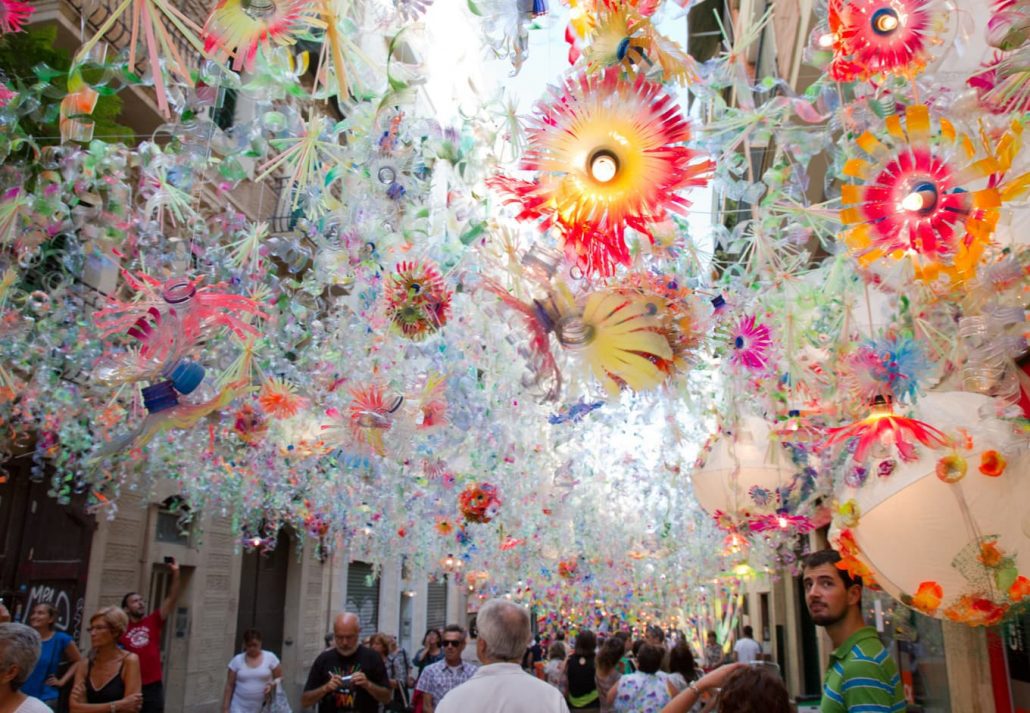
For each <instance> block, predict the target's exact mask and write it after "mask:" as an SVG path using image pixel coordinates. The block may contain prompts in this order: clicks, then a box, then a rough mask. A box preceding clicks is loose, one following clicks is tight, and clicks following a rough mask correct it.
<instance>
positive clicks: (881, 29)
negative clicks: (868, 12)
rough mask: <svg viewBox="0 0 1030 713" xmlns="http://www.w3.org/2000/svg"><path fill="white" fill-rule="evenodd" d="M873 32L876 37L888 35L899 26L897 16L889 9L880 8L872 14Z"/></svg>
mask: <svg viewBox="0 0 1030 713" xmlns="http://www.w3.org/2000/svg"><path fill="white" fill-rule="evenodd" d="M872 19H873V32H875V33H876V34H878V35H889V34H891V33H892V32H894V30H896V29H898V26H899V25H900V24H901V22H900V20H898V14H897V13H896V12H894V10H892V9H890V8H886V7H883V8H880V9H879V10H877V11H876V12H874V13H873V18H872Z"/></svg>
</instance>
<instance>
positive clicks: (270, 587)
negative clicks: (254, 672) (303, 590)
mask: <svg viewBox="0 0 1030 713" xmlns="http://www.w3.org/2000/svg"><path fill="white" fill-rule="evenodd" d="M292 546H293V537H291V535H290V533H289V531H287V530H286V529H283V530H280V531H279V536H278V537H277V539H276V547H275V549H274V550H272V551H271V552H268V553H262V552H260V551H257V550H255V551H253V552H246V553H244V555H243V566H242V568H241V570H240V595H239V608H238V610H237V614H236V647H237V649H236V650H237V651H239V650H242V649H241V648H240V647H241V646H242V639H243V632H244V631H246V630H247V629H257V630H258V631H260V632H261V644H262V648H264V649H265V650H267V651H271V652H273V653H275V655H276V656H279V657H280V658H281V657H282V653H283V613H284V611H285V610H286V577H287V573H288V571H289V566H290V552H291V551H292V549H293V547H292Z"/></svg>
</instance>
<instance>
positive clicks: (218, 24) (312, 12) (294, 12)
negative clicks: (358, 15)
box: [203, 0, 325, 72]
mask: <svg viewBox="0 0 1030 713" xmlns="http://www.w3.org/2000/svg"><path fill="white" fill-rule="evenodd" d="M315 28H317V29H322V30H324V29H325V23H324V22H322V20H321V19H319V15H318V8H317V7H315V6H314V5H313V4H312V3H311V2H309V1H308V0H219V2H218V4H217V5H215V8H214V10H212V11H211V15H210V16H209V17H208V19H207V22H206V23H205V24H204V34H203V38H204V51H205V52H206V53H207V54H208V56H211V57H216V58H219V59H220V60H221V61H224V60H225V58H226V57H232V59H233V61H232V68H233V69H234V70H236V71H237V72H239V71H241V70H246V71H248V72H252V71H253V70H254V61H255V60H256V59H257V53H258V50H259V49H263V50H264V51H265V52H268V51H270V50H271V49H273V48H274V47H276V46H279V47H289V46H292V45H294V44H295V43H296V42H297V38H298V36H299V35H301V34H303V33H304V32H306V31H309V30H311V29H315Z"/></svg>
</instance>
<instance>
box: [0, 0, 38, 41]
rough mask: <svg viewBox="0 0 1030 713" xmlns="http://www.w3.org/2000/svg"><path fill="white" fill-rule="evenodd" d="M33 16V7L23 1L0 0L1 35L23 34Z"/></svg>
mask: <svg viewBox="0 0 1030 713" xmlns="http://www.w3.org/2000/svg"><path fill="white" fill-rule="evenodd" d="M31 14H32V6H31V5H29V4H28V3H27V2H21V0H0V35H4V34H7V33H8V32H21V29H22V26H23V25H24V24H25V21H26V20H28V19H29V15H31Z"/></svg>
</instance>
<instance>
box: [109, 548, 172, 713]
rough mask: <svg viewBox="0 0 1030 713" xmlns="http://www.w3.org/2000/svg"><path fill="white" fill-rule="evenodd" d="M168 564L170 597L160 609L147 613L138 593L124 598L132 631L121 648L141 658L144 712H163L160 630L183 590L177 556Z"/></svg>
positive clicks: (124, 635) (163, 696)
mask: <svg viewBox="0 0 1030 713" xmlns="http://www.w3.org/2000/svg"><path fill="white" fill-rule="evenodd" d="M165 565H167V566H168V571H169V572H171V583H170V584H169V586H168V594H167V595H166V596H165V598H164V600H163V601H162V602H161V606H160V608H158V609H155V610H154V611H152V612H150V614H147V603H146V602H145V601H143V595H142V594H140V593H139V592H129V593H128V594H126V595H125V596H124V597H122V609H123V610H124V611H125V613H126V615H127V616H128V617H129V628H128V629H126V630H125V633H124V634H122V638H121V639H120V640H119V641H118V643H119V644H121V646H122V648H123V649H125V650H126V651H128V652H130V653H134V654H136V655H137V656H139V673H140V680H141V682H142V684H143V691H142V692H143V708H142V710H141V713H163V711H164V709H165V692H164V683H163V681H162V666H161V629H162V628H164V625H165V622H166V621H168V617H170V616H171V615H172V612H173V611H174V610H175V604H176V602H177V601H179V593H180V592H181V591H182V583H181V582H180V580H179V565H178V564H177V563H176V561H175V558H174V557H165Z"/></svg>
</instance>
